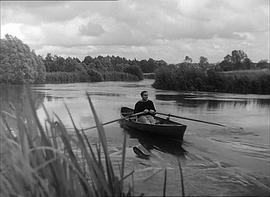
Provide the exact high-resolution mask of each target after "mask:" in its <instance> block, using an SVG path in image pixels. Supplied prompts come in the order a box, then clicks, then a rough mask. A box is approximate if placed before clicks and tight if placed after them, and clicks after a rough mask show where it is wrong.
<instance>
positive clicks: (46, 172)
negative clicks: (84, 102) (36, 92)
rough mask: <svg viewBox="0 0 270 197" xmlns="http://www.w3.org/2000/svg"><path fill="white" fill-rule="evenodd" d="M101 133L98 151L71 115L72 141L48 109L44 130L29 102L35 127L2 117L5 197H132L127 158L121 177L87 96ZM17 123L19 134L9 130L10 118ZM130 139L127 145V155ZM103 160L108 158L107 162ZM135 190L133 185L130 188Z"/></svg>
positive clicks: (0, 180) (0, 176) (0, 181)
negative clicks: (73, 132)
mask: <svg viewBox="0 0 270 197" xmlns="http://www.w3.org/2000/svg"><path fill="white" fill-rule="evenodd" d="M88 100H89V104H90V107H91V109H92V112H93V115H94V118H95V121H96V124H97V130H98V134H99V140H100V141H99V142H98V144H97V145H96V146H95V148H93V145H91V143H90V142H89V140H88V138H87V136H86V134H85V132H84V130H79V129H78V128H77V127H76V125H75V123H74V120H73V117H72V115H71V113H70V112H69V110H68V108H67V110H68V113H69V116H70V119H71V121H72V123H73V128H74V131H75V133H76V136H75V137H72V138H71V137H70V135H69V134H68V132H67V130H66V128H65V126H64V124H63V122H62V121H61V119H60V118H59V117H58V116H57V115H56V114H55V117H56V121H54V119H53V118H52V117H50V116H49V113H48V112H47V111H46V108H45V107H44V106H43V109H44V111H45V113H46V121H45V126H44V127H43V126H42V124H41V123H40V120H39V119H38V117H37V114H36V110H35V107H34V102H33V101H32V98H31V97H29V101H30V105H31V108H32V113H33V117H34V123H35V125H34V127H30V126H29V121H30V120H26V119H24V118H22V117H20V116H18V114H16V111H15V112H14V114H9V113H2V119H1V122H0V124H1V127H2V128H3V129H1V137H0V146H1V149H0V154H1V161H0V162H1V172H0V194H1V196H44V197H45V196H50V197H51V196H57V197H62V196H63V197H66V196H79V197H80V196H130V195H131V189H132V188H129V189H127V191H126V192H124V189H123V188H124V187H123V181H124V180H125V179H126V178H127V177H128V176H130V175H131V174H132V173H133V172H131V173H129V174H128V175H126V176H125V175H124V163H125V156H124V155H123V157H122V164H121V169H120V172H121V173H120V176H117V175H116V174H115V172H114V169H113V166H112V162H111V159H110V157H109V151H108V146H107V142H106V136H105V131H104V128H103V126H102V124H101V122H100V121H99V119H98V117H97V114H96V112H95V109H94V106H93V104H92V102H91V99H90V97H89V96H88ZM8 117H13V118H15V119H16V120H17V127H18V130H17V131H15V133H16V134H17V136H16V137H14V135H13V133H14V131H13V130H12V129H11V128H10V127H9V125H8V121H7V118H8ZM125 145H126V139H124V143H123V150H124V151H123V153H125ZM103 156H104V159H103ZM131 187H132V186H131Z"/></svg>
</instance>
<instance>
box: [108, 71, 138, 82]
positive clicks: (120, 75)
mask: <svg viewBox="0 0 270 197" xmlns="http://www.w3.org/2000/svg"><path fill="white" fill-rule="evenodd" d="M103 77H104V80H105V81H138V80H139V79H138V77H137V76H135V75H132V74H129V73H124V72H107V73H104V75H103Z"/></svg>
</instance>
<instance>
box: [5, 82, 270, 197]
mask: <svg viewBox="0 0 270 197" xmlns="http://www.w3.org/2000/svg"><path fill="white" fill-rule="evenodd" d="M153 82H154V81H153V80H148V79H147V80H143V81H140V82H98V83H72V84H43V85H32V86H31V89H32V90H33V94H34V99H35V102H36V107H37V113H38V116H39V118H40V119H41V120H42V121H43V120H44V119H45V113H44V111H43V109H42V105H41V104H44V106H45V107H46V109H47V110H48V111H49V113H50V114H53V112H55V113H56V114H57V115H59V116H60V118H61V119H62V120H63V122H64V123H65V125H66V127H68V128H71V127H72V124H71V121H70V118H69V117H68V115H67V111H66V109H65V106H64V103H65V104H66V105H67V106H68V108H69V109H70V111H71V113H72V115H73V118H74V120H75V122H76V124H77V126H78V127H80V128H87V127H91V126H93V125H94V120H93V115H92V113H91V110H90V107H89V104H88V101H87V98H86V94H85V93H86V92H88V93H89V94H90V97H91V99H92V101H93V103H94V106H95V109H96V111H97V113H98V115H99V118H100V119H101V120H102V122H106V121H110V120H113V119H117V118H119V117H120V108H121V107H122V106H127V107H131V108H133V107H134V104H135V103H136V102H137V101H138V100H139V99H140V92H141V91H142V90H147V91H148V92H149V99H151V100H152V101H153V102H154V103H155V106H156V109H157V111H160V112H162V113H170V114H174V115H179V116H184V117H189V118H193V119H199V120H205V121H210V122H217V123H221V124H224V125H227V127H219V126H214V125H208V124H203V123H198V122H194V121H187V120H182V119H175V118H171V119H172V120H174V121H178V122H181V123H182V124H185V125H187V130H186V133H185V136H184V142H183V144H182V146H180V144H179V143H178V142H175V141H167V140H166V139H160V138H155V137H150V138H149V137H145V136H143V135H140V134H136V133H132V132H128V131H124V130H123V129H122V128H121V127H120V126H119V124H118V123H113V124H109V125H106V126H105V130H106V135H107V141H108V144H109V148H110V152H111V157H112V159H113V161H114V162H115V165H117V162H119V161H120V160H121V156H120V155H121V149H122V143H123V134H124V132H127V133H128V135H127V136H128V141H127V157H126V162H127V163H126V169H125V172H126V173H128V172H130V171H131V170H133V169H134V170H135V174H134V179H135V190H136V192H137V194H140V193H144V194H145V195H162V187H163V179H164V169H165V168H166V169H167V175H168V178H167V189H166V194H167V195H180V194H181V193H180V177H179V168H178V162H177V158H180V163H181V165H182V168H183V176H184V184H185V193H186V195H192V196H193V195H194V196H196V195H204V196H205V195H207V196H209V195H212V196H218V195H233V196H243V195H252V196H254V195H266V196H267V195H269V194H270V143H269V138H270V136H269V132H270V131H269V130H270V126H269V119H270V95H254V94H227V93H208V92H176V91H165V90H157V89H154V88H153V87H152V86H151V84H152V83H153ZM0 91H1V92H0V94H1V96H0V98H1V103H0V104H1V105H0V109H1V110H8V106H9V103H10V102H11V103H13V105H14V106H15V107H19V108H21V109H22V111H24V113H26V114H27V113H28V112H29V111H30V110H29V109H24V108H27V106H28V105H27V104H25V103H26V100H27V99H26V92H25V90H24V89H23V88H22V86H4V85H1V86H0ZM87 134H88V136H89V138H90V139H92V140H93V141H96V140H97V131H96V130H95V129H93V130H91V131H88V133H87ZM139 143H140V144H143V145H144V146H145V147H148V149H149V150H150V152H151V157H150V159H148V160H146V159H143V158H139V157H137V156H136V155H135V153H134V152H133V151H132V146H134V145H137V144H139Z"/></svg>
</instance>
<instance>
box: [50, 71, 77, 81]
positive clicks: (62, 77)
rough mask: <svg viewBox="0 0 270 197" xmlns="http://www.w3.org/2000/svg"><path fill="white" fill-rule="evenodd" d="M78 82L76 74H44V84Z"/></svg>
mask: <svg viewBox="0 0 270 197" xmlns="http://www.w3.org/2000/svg"><path fill="white" fill-rule="evenodd" d="M79 81H80V76H79V74H78V73H70V72H49V73H46V83H75V82H79Z"/></svg>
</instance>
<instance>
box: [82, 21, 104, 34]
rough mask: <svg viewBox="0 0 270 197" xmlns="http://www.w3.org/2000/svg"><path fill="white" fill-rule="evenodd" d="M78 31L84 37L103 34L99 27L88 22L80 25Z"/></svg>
mask: <svg viewBox="0 0 270 197" xmlns="http://www.w3.org/2000/svg"><path fill="white" fill-rule="evenodd" d="M79 31H80V33H81V34H82V35H84V36H99V35H101V34H102V33H104V32H105V31H104V29H103V27H102V26H101V25H98V24H94V23H91V22H88V24H87V25H81V26H80V27H79Z"/></svg>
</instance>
